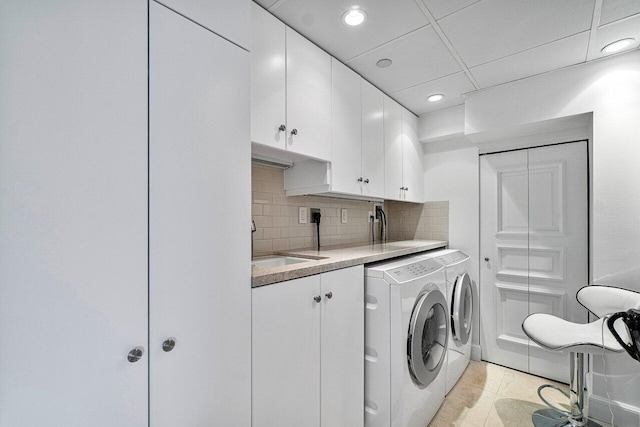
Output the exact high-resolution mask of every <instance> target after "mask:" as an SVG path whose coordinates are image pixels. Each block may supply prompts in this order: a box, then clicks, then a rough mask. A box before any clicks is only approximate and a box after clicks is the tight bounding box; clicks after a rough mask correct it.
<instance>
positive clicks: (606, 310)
mask: <svg viewBox="0 0 640 427" xmlns="http://www.w3.org/2000/svg"><path fill="white" fill-rule="evenodd" d="M576 298H577V300H578V302H579V303H580V304H582V305H583V306H584V307H585V308H586V309H587V310H589V311H590V312H591V313H593V314H595V315H596V316H597V317H599V319H598V320H596V321H594V322H591V323H586V324H580V323H574V322H569V321H567V320H564V319H561V318H559V317H556V316H552V315H550V314H545V313H535V314H531V315H530V316H528V317H527V318H526V319H525V320H524V322H523V323H522V330H523V331H524V333H525V334H527V336H528V337H529V338H530V339H531V340H532V341H533V342H535V343H536V344H538V345H540V346H541V347H543V348H546V349H548V350H555V351H563V352H566V351H568V352H570V353H571V356H570V359H569V360H570V363H571V368H570V369H571V372H570V381H571V383H570V385H569V389H570V395H569V396H568V397H569V401H570V406H571V408H570V409H571V410H570V412H567V411H563V410H561V409H559V408H555V407H553V406H551V405H550V404H549V403H548V402H547V401H546V400H545V399H544V397H542V394H541V391H542V390H543V389H544V388H546V387H552V388H556V387H555V386H551V385H544V386H541V387H540V388H538V395H539V396H540V399H541V400H542V401H543V402H545V403H546V404H547V405H548V406H550V408H548V409H541V410H538V411H536V412H535V413H534V414H533V417H532V421H533V423H534V425H535V426H536V427H552V426H553V427H561V426H574V427H578V426H599V424H597V423H595V422H594V421H592V420H588V419H587V418H586V417H585V416H584V414H583V408H584V355H585V354H601V353H602V352H603V351H607V352H616V353H620V352H623V351H625V349H624V348H623V347H622V346H621V345H620V344H619V343H618V341H617V340H616V339H615V337H614V336H613V334H612V333H611V331H610V330H609V328H608V327H607V325H605V324H604V322H605V321H606V317H607V316H608V315H610V314H613V313H616V312H621V311H627V310H629V309H630V308H635V309H640V293H637V292H633V291H628V290H626V289H621V288H614V287H611V286H600V285H593V286H585V287H583V288H582V289H580V290H579V291H578V293H577V295H576ZM614 327H615V331H616V332H617V333H618V335H620V337H623V340H625V339H624V337H626V338H628V339H626V340H625V341H626V342H629V341H630V338H629V334H628V331H627V329H626V327H625V326H624V324H621V322H618V323H616V324H615V325H614Z"/></svg>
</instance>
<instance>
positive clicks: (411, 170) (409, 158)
mask: <svg viewBox="0 0 640 427" xmlns="http://www.w3.org/2000/svg"><path fill="white" fill-rule="evenodd" d="M422 158H423V152H422V146H421V145H420V142H419V141H418V118H417V117H416V116H414V115H413V114H412V113H411V112H410V111H408V110H407V109H405V108H403V109H402V183H403V185H404V198H403V200H406V201H407V202H417V203H424V167H423V165H422Z"/></svg>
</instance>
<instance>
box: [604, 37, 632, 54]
mask: <svg viewBox="0 0 640 427" xmlns="http://www.w3.org/2000/svg"><path fill="white" fill-rule="evenodd" d="M634 41H635V39H631V38H629V39H622V40H618V41H615V42H613V43H609V44H608V45H606V46H605V47H603V48H602V53H614V52H619V51H621V50H622V49H624V48H626V47H628V46H630V45H631V44H632V43H633V42H634Z"/></svg>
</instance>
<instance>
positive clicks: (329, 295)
mask: <svg viewBox="0 0 640 427" xmlns="http://www.w3.org/2000/svg"><path fill="white" fill-rule="evenodd" d="M324 296H325V297H327V299H331V298H333V292H327V293H326V294H324Z"/></svg>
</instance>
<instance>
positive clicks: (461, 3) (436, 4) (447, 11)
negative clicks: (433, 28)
mask: <svg viewBox="0 0 640 427" xmlns="http://www.w3.org/2000/svg"><path fill="white" fill-rule="evenodd" d="M479 1H480V0H422V2H423V3H424V5H425V6H427V9H429V12H431V14H432V15H433V16H434V18H436V19H440V18H442V17H445V16H447V15H451V14H452V13H453V12H457V11H458V10H460V9H463V8H465V7H467V6H469V5H472V4H473V3H477V2H479Z"/></svg>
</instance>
